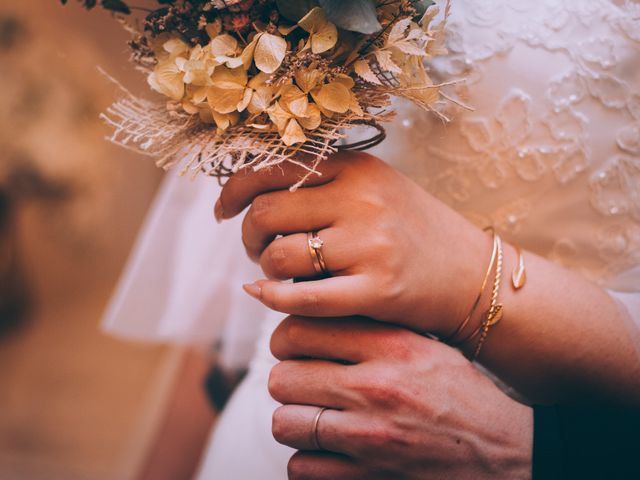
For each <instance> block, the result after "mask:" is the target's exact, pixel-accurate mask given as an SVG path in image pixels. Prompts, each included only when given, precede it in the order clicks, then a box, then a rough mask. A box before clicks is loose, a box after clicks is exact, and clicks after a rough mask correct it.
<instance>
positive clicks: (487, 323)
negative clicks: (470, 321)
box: [471, 236, 504, 361]
mask: <svg viewBox="0 0 640 480" xmlns="http://www.w3.org/2000/svg"><path fill="white" fill-rule="evenodd" d="M497 241H498V260H497V264H496V277H495V280H494V282H493V290H492V292H491V304H490V306H489V310H487V312H486V313H485V319H484V321H483V322H482V325H481V327H480V330H479V332H480V339H479V340H478V343H477V345H476V349H475V351H474V352H473V356H472V357H471V361H476V360H477V359H478V356H479V355H480V352H481V351H482V347H483V346H484V344H485V341H486V340H487V336H488V335H489V330H491V327H493V326H494V325H496V324H497V323H498V322H499V321H500V320H502V314H503V306H502V304H500V303H498V296H499V294H500V284H501V283H502V262H503V258H504V252H503V249H502V240H501V239H500V237H499V236H497ZM475 335H476V334H474V337H475Z"/></svg>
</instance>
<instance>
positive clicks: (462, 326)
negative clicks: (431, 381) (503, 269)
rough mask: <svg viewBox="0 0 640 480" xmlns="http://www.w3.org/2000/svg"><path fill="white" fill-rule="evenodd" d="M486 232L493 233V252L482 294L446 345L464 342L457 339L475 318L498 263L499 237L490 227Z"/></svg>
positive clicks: (446, 339)
mask: <svg viewBox="0 0 640 480" xmlns="http://www.w3.org/2000/svg"><path fill="white" fill-rule="evenodd" d="M484 231H491V232H493V251H492V252H491V260H490V261H489V267H488V268H487V273H485V275H484V279H483V280H482V286H481V287H480V292H479V293H478V296H477V297H476V300H475V301H474V302H473V306H472V307H471V311H470V312H469V315H467V317H466V318H465V319H464V321H463V322H462V323H461V324H460V326H459V327H458V328H457V329H456V331H455V332H453V333H452V334H451V335H449V336H448V337H446V338H444V339H443V340H442V341H443V342H445V343H451V344H454V345H455V344H461V343H464V342H458V341H456V340H455V338H456V337H457V336H458V335H460V334H461V333H462V332H463V331H464V329H465V328H466V326H467V325H468V324H469V322H470V321H471V318H473V314H474V313H475V311H476V309H477V308H478V305H480V300H481V299H482V294H483V293H484V290H485V288H486V287H487V283H488V282H489V277H490V276H491V272H493V268H494V265H495V263H496V259H497V256H498V246H499V242H498V240H497V239H498V238H499V237H498V235H497V234H496V232H495V230H494V229H493V228H492V227H488V228H485V229H484Z"/></svg>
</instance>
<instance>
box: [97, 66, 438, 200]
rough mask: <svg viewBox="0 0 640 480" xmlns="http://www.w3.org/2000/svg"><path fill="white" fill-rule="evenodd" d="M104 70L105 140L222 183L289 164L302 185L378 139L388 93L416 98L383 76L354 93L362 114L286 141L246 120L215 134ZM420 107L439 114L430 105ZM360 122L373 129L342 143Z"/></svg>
mask: <svg viewBox="0 0 640 480" xmlns="http://www.w3.org/2000/svg"><path fill="white" fill-rule="evenodd" d="M103 74H104V75H105V76H107V78H109V80H110V81H112V82H113V83H114V84H115V85H117V86H118V88H119V89H120V91H121V95H122V96H121V99H120V100H118V101H116V102H115V103H114V104H112V105H111V106H110V107H109V108H108V109H107V110H106V112H104V113H103V114H101V116H100V117H101V119H102V120H103V121H104V122H105V123H106V124H107V125H108V126H109V127H110V128H111V129H112V133H111V134H110V135H109V136H108V137H107V139H108V140H109V141H111V142H113V143H114V144H117V145H119V146H121V147H124V148H126V149H129V150H132V151H135V152H136V153H139V154H142V155H146V156H150V157H153V158H154V159H155V161H156V165H158V166H159V167H161V168H163V169H170V168H172V167H178V168H180V169H181V174H182V175H189V174H191V175H197V174H200V173H204V174H205V175H208V176H213V177H216V178H218V179H219V180H220V181H221V182H222V181H224V179H225V178H227V177H229V176H231V175H233V174H234V173H236V172H238V171H240V170H242V169H246V168H251V169H253V170H254V171H258V170H262V169H266V168H272V167H277V166H282V165H284V164H287V163H289V164H294V165H297V166H299V167H301V169H302V171H303V172H304V173H303V174H302V175H301V178H300V180H299V181H298V182H296V183H295V184H294V185H292V186H291V189H292V190H295V189H297V188H299V187H300V186H302V185H304V183H305V182H306V181H307V180H308V178H309V177H310V176H312V175H320V172H319V171H318V166H319V165H320V163H321V162H322V161H324V160H326V159H327V158H328V157H329V156H331V155H332V154H334V153H336V152H338V151H339V150H344V149H346V150H357V151H360V150H366V149H368V148H371V147H373V146H375V145H377V144H378V143H380V142H381V141H383V140H384V138H385V130H384V127H383V126H382V123H383V122H387V121H390V120H392V119H393V118H394V116H395V113H394V112H393V111H392V110H390V108H389V107H390V104H391V96H398V97H404V98H407V99H410V100H412V101H414V102H416V99H415V98H413V97H414V91H413V90H412V89H411V88H403V87H400V86H398V84H397V81H396V80H395V79H393V78H389V77H388V78H387V82H385V83H386V85H385V86H383V87H377V88H371V86H367V85H365V84H362V85H361V86H359V87H360V88H356V90H355V93H356V95H357V97H358V101H359V102H360V103H361V105H363V106H364V107H365V111H364V114H363V115H358V114H355V113H352V112H349V113H347V114H343V115H334V116H333V118H327V119H325V120H324V121H323V122H322V124H321V126H320V127H319V128H318V129H317V130H314V131H313V132H308V137H309V140H308V141H307V142H305V143H303V144H298V145H293V146H287V145H286V144H285V143H284V142H283V140H282V138H281V136H280V135H279V133H278V132H277V131H275V130H270V131H263V130H258V129H256V128H255V127H253V126H251V125H246V124H239V125H236V126H233V127H229V128H228V129H227V130H225V131H224V132H222V133H220V132H218V131H217V129H216V127H215V125H209V124H206V123H203V122H202V121H201V120H200V118H199V117H198V116H197V115H189V114H186V113H184V112H179V111H169V112H168V111H167V106H166V103H164V102H160V101H152V100H147V99H144V98H140V97H138V96H136V95H134V94H132V93H131V92H129V91H128V90H127V89H126V88H125V87H124V86H122V85H121V84H120V83H119V82H118V81H117V80H115V79H114V78H113V77H111V76H109V75H108V74H106V73H105V72H103ZM442 86H443V85H431V86H426V87H420V90H421V91H424V90H427V89H433V90H434V95H435V96H436V97H437V96H438V95H439V94H440V88H441V87H442ZM416 103H419V102H416ZM421 106H422V107H423V108H425V109H427V110H429V111H432V112H434V113H436V114H438V112H437V111H435V110H434V109H433V108H432V105H431V104H424V105H421ZM372 112H374V113H372ZM438 115H439V114H438ZM442 118H443V120H445V121H446V118H444V117H442ZM362 126H366V127H371V128H372V129H373V130H374V131H375V134H373V135H372V136H371V137H369V138H367V139H365V140H362V141H358V142H355V143H352V144H345V143H344V140H345V139H346V138H347V135H348V130H349V129H352V128H356V127H362Z"/></svg>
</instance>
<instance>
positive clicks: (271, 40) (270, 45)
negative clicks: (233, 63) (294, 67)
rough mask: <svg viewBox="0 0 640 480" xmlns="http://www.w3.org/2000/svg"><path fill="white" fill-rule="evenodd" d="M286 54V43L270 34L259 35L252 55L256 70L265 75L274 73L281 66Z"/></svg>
mask: <svg viewBox="0 0 640 480" xmlns="http://www.w3.org/2000/svg"><path fill="white" fill-rule="evenodd" d="M286 54H287V41H286V40H285V39H284V38H282V37H279V36H278V35H272V34H270V33H262V34H260V38H258V43H257V44H256V50H255V53H254V61H255V63H256V67H257V68H258V70H260V71H262V72H265V73H273V72H275V71H276V70H277V69H278V68H280V65H282V61H283V60H284V57H285V55H286Z"/></svg>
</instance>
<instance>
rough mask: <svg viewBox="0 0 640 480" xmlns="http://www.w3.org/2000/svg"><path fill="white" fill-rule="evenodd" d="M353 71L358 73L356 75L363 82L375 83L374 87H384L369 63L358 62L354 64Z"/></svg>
mask: <svg viewBox="0 0 640 480" xmlns="http://www.w3.org/2000/svg"><path fill="white" fill-rule="evenodd" d="M353 69H354V71H355V72H356V75H358V76H359V77H360V78H362V79H363V80H365V81H367V82H369V83H373V84H374V85H382V82H381V81H380V79H379V78H378V76H377V75H376V74H375V73H373V70H371V66H370V65H369V62H367V61H366V60H358V61H357V62H356V63H354V64H353Z"/></svg>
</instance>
